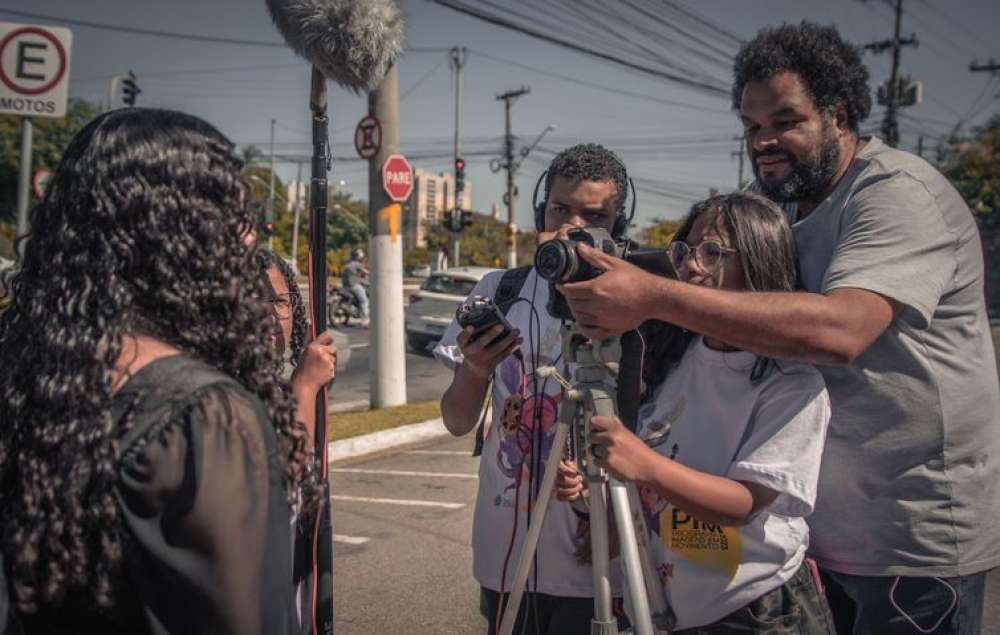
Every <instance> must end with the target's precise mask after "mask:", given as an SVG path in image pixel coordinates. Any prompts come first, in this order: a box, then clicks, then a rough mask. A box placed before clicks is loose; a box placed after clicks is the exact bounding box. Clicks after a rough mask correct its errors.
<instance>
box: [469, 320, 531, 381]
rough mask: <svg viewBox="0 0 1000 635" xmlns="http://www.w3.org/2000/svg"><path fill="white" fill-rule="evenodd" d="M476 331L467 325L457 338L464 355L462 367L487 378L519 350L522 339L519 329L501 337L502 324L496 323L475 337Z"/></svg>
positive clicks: (481, 377) (479, 376) (477, 375)
mask: <svg viewBox="0 0 1000 635" xmlns="http://www.w3.org/2000/svg"><path fill="white" fill-rule="evenodd" d="M474 332H475V329H473V328H472V327H471V326H467V327H465V328H464V329H463V330H462V332H461V333H459V334H458V337H457V338H456V340H457V341H458V347H459V348H460V349H461V350H462V356H463V357H464V359H463V361H462V367H463V368H466V369H467V370H468V371H469V372H470V373H472V374H473V375H475V376H476V377H478V378H480V379H487V378H488V377H489V376H490V375H492V374H493V369H494V368H496V367H497V364H499V363H500V362H502V361H503V360H504V359H506V358H507V356H508V355H510V354H511V353H513V352H514V351H515V350H517V347H518V346H520V345H521V341H522V339H521V338H520V337H519V334H520V332H519V331H518V330H517V329H514V330H513V331H511V332H510V333H508V334H507V336H506V337H503V338H501V337H499V335H500V334H501V333H503V325H501V324H496V325H494V326H493V327H491V328H490V329H489V330H487V331H486V332H485V333H483V334H482V335H480V336H479V337H477V338H475V339H473V338H472V334H473V333H474Z"/></svg>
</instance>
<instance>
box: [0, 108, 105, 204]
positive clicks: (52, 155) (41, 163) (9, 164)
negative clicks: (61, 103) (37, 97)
mask: <svg viewBox="0 0 1000 635" xmlns="http://www.w3.org/2000/svg"><path fill="white" fill-rule="evenodd" d="M100 111H101V110H100V107H99V106H98V105H97V104H92V103H90V102H87V101H84V100H82V99H72V100H70V102H69V106H68V107H67V110H66V116H65V117H61V118H59V119H48V118H41V117H37V118H36V117H32V118H31V123H32V125H33V128H34V130H33V131H32V143H31V147H32V149H31V172H32V174H34V172H35V170H37V169H39V168H43V167H44V168H49V169H50V170H55V168H56V166H57V165H59V160H60V159H61V158H62V153H63V150H64V149H65V148H66V146H67V145H68V144H69V142H70V140H72V139H73V137H74V136H75V135H76V133H77V132H79V131H80V129H81V128H83V127H84V126H85V125H86V124H87V123H88V122H89V121H90V120H91V119H93V118H94V117H96V116H97V115H98V114H99V113H100ZM20 163H21V117H18V116H16V115H2V116H0V223H2V222H6V223H12V222H14V221H16V218H17V180H18V174H19V172H20ZM35 202H37V200H36V199H35V197H34V194H32V203H35Z"/></svg>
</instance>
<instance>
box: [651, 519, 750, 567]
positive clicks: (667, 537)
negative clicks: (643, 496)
mask: <svg viewBox="0 0 1000 635" xmlns="http://www.w3.org/2000/svg"><path fill="white" fill-rule="evenodd" d="M658 533H659V534H660V538H661V539H662V540H663V545H664V546H665V547H666V548H667V549H669V550H670V551H671V552H673V553H676V554H678V555H680V556H683V557H684V558H687V559H688V560H690V561H691V562H693V563H695V564H697V565H699V566H702V567H704V568H706V569H711V570H713V571H717V572H719V573H722V574H724V575H725V576H726V577H727V578H728V579H730V580H732V579H733V578H735V577H736V570H737V569H738V568H739V566H740V556H741V551H742V549H741V544H740V530H739V528H738V527H727V526H724V525H714V524H712V523H706V522H704V521H701V520H698V519H697V518H693V517H691V516H690V515H688V514H686V513H684V512H683V511H681V510H679V509H677V508H676V507H674V506H673V505H668V506H667V508H666V509H664V510H663V511H662V512H660V530H659V532H658Z"/></svg>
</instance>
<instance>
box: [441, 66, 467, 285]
mask: <svg viewBox="0 0 1000 635" xmlns="http://www.w3.org/2000/svg"><path fill="white" fill-rule="evenodd" d="M463 66H465V47H464V46H455V47H452V49H451V67H452V68H454V69H455V188H454V190H455V205H454V207H453V209H454V214H453V218H454V217H455V216H458V217H459V219H460V218H461V209H462V190H463V189H464V186H465V180H464V175H462V174H459V172H461V171H463V170H464V168H465V164H464V162H461V161H462V147H461V142H462V67H463ZM445 204H447V201H445ZM456 226H457V227H460V228H461V224H460V223H457V224H456ZM452 236H453V237H454V249H453V251H454V252H455V266H456V267H457V266H459V263H460V261H459V256H460V255H461V241H460V240H459V236H460V234H459V232H452Z"/></svg>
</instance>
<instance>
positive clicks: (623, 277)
mask: <svg viewBox="0 0 1000 635" xmlns="http://www.w3.org/2000/svg"><path fill="white" fill-rule="evenodd" d="M578 251H579V253H580V255H581V256H583V257H584V258H585V259H586V260H587V261H589V262H590V263H591V264H594V265H596V266H597V267H599V268H601V269H603V270H604V271H605V273H604V274H602V275H600V276H598V277H597V278H595V279H593V280H589V281H587V282H578V283H573V284H567V285H563V286H561V287H560V289H561V291H562V293H563V295H565V296H566V299H567V301H568V302H569V305H570V308H571V309H572V311H573V314H574V315H575V316H576V318H577V322H578V323H579V324H580V327H581V329H582V330H583V331H584V332H585V333H586V334H587V335H589V336H590V337H593V338H595V339H600V338H603V337H607V336H609V335H612V334H617V333H623V332H625V331H628V330H631V329H634V328H636V327H637V326H638V325H639V324H641V323H642V322H644V321H645V320H647V319H659V320H663V321H665V322H670V323H672V324H676V325H678V326H681V327H684V328H686V329H689V330H691V331H694V332H696V333H701V334H703V335H706V336H709V337H712V338H715V339H718V340H720V341H723V342H726V343H727V344H729V345H731V346H735V347H737V348H741V349H744V350H748V351H751V352H754V353H757V354H759V355H766V356H769V357H778V358H782V359H796V360H800V361H803V362H808V363H813V364H847V363H850V362H851V361H853V360H854V359H855V358H856V357H857V356H858V355H860V354H861V353H862V352H864V350H865V349H866V348H868V346H869V345H871V343H872V342H874V341H875V339H876V338H878V336H879V335H881V334H882V332H883V331H885V329H886V328H887V327H888V326H889V324H890V323H891V322H892V319H893V316H894V313H895V310H894V305H893V303H892V302H891V301H890V300H888V299H887V298H885V297H884V296H881V295H879V294H877V293H873V292H871V291H867V290H864V289H852V288H841V289H835V290H833V291H830V292H829V293H828V294H826V295H820V294H817V293H806V292H801V293H758V292H734V291H723V290H719V289H708V288H705V287H699V286H697V285H692V284H687V283H683V282H678V281H676V280H669V279H666V278H662V277H659V276H655V275H653V274H650V273H647V272H645V271H643V270H641V269H639V268H638V267H635V266H633V265H631V264H629V263H627V262H625V261H623V260H621V259H619V258H615V257H613V256H609V255H607V254H604V253H602V252H600V251H598V250H595V249H590V248H588V247H587V246H586V245H581V246H579V247H578Z"/></svg>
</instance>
